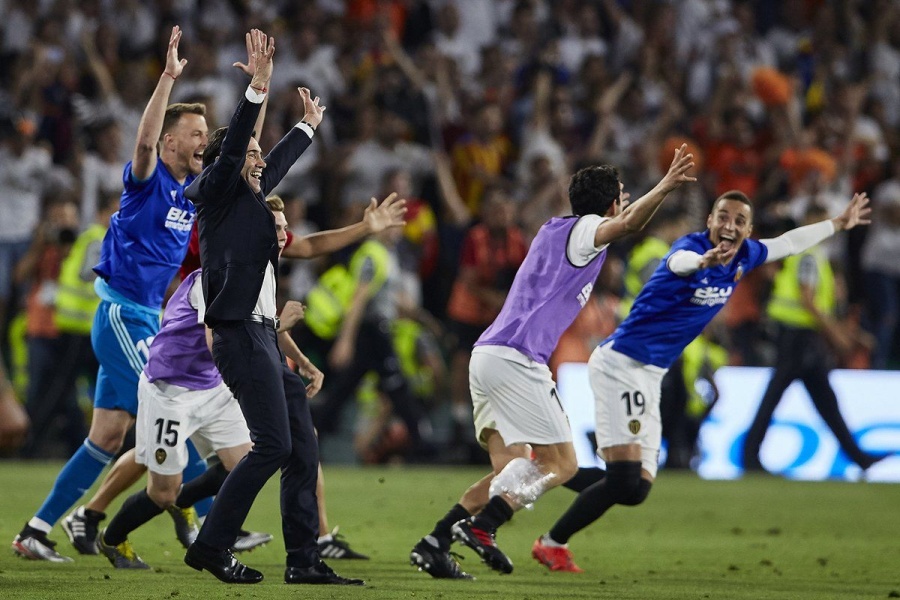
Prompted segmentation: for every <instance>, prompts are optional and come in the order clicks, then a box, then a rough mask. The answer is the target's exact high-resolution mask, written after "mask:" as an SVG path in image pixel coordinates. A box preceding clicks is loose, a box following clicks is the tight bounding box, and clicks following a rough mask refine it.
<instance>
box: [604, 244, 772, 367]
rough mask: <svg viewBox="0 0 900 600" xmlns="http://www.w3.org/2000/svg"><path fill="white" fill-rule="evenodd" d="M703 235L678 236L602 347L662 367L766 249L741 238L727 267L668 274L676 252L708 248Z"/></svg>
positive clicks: (762, 258)
mask: <svg viewBox="0 0 900 600" xmlns="http://www.w3.org/2000/svg"><path fill="white" fill-rule="evenodd" d="M712 247H713V245H712V242H710V241H709V231H705V232H699V233H691V234H688V235H686V236H684V237H681V238H679V239H678V240H676V241H675V243H674V244H672V248H671V249H670V250H669V253H668V254H667V255H666V257H665V259H663V261H662V262H661V263H660V264H659V266H658V267H657V268H656V271H654V272H653V275H651V276H650V279H649V280H648V281H647V283H646V284H645V285H644V287H643V289H641V291H640V293H639V294H638V296H637V298H636V299H635V301H634V305H633V306H632V308H631V312H629V313H628V316H627V317H626V318H625V320H624V321H622V323H621V324H620V325H619V326H618V327H617V328H616V330H615V331H614V332H613V334H612V335H611V336H609V338H607V340H606V341H604V342H603V344H606V343H609V342H610V341H611V342H612V347H613V349H615V350H616V352H621V353H622V354H624V355H626V356H630V357H631V358H633V359H635V360H637V361H640V362H642V363H644V364H649V365H655V366H657V367H662V368H666V369H668V368H669V367H670V366H671V365H672V363H673V362H675V359H677V358H678V357H679V356H680V355H681V353H682V351H683V350H684V349H685V347H686V346H687V345H688V344H690V343H691V341H692V340H693V339H694V338H695V337H697V336H698V335H700V333H701V332H702V331H703V329H704V328H705V327H706V325H707V324H708V323H709V322H710V321H712V319H713V317H715V316H716V313H718V312H719V311H720V310H721V309H722V307H723V306H724V305H725V303H726V302H727V301H728V299H729V298H730V297H731V294H732V293H733V292H734V288H735V287H736V286H737V284H738V282H740V280H741V278H742V277H743V276H744V275H745V274H746V273H747V272H749V271H750V270H751V269H755V268H756V267H758V266H759V265H761V264H763V263H764V262H765V261H766V257H767V256H768V253H769V252H768V248H766V247H765V246H764V245H763V244H762V243H760V242H759V241H757V240H751V239H746V240H744V243H743V244H741V248H740V250H738V252H737V254H736V255H735V257H734V259H732V261H731V262H730V263H728V264H727V265H719V266H716V267H711V268H708V269H700V270H698V271H696V272H695V273H693V274H691V275H688V276H686V277H680V276H678V275H676V274H675V273H673V272H672V271H670V270H669V267H668V259H669V256H671V255H672V254H673V253H675V252H677V251H679V250H689V251H692V252H696V253H697V254H701V255H702V254H704V253H706V251H707V250H709V249H710V248H712Z"/></svg>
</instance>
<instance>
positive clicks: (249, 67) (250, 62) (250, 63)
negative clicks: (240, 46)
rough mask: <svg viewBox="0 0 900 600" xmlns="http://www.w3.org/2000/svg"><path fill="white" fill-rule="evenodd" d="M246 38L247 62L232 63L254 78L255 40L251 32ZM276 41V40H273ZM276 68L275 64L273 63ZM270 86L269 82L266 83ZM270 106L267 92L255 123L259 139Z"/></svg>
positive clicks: (256, 134) (256, 135) (255, 134)
mask: <svg viewBox="0 0 900 600" xmlns="http://www.w3.org/2000/svg"><path fill="white" fill-rule="evenodd" d="M244 40H245V41H246V43H247V64H244V63H242V62H240V61H238V62H234V63H232V64H231V66H232V67H235V68H237V69H240V70H241V71H243V72H244V73H245V74H246V75H247V77H249V78H250V79H251V81H252V80H253V76H254V75H255V74H256V53H255V52H253V41H252V40H251V38H250V34H249V33H247V34H245V36H244ZM273 42H274V40H273ZM273 68H274V64H273ZM266 85H267V86H268V84H266ZM268 107H269V94H268V93H266V97H265V98H264V99H263V102H262V107H260V109H259V116H258V117H256V123H255V124H254V125H253V131H254V132H255V133H254V136H253V137H255V138H256V139H257V140H258V139H259V138H260V136H261V135H262V128H263V124H264V123H265V122H266V109H267V108H268Z"/></svg>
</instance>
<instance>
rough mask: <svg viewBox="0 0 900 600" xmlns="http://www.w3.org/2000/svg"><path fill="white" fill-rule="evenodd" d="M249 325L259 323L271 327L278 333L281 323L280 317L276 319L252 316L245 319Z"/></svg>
mask: <svg viewBox="0 0 900 600" xmlns="http://www.w3.org/2000/svg"><path fill="white" fill-rule="evenodd" d="M244 321H246V322H247V323H259V324H260V325H265V326H266V327H271V328H272V329H274V330H275V331H278V328H279V326H281V323H280V322H279V321H278V317H275V318H274V319H273V318H271V317H264V316H262V315H250V316H249V317H247V318H246V319H244Z"/></svg>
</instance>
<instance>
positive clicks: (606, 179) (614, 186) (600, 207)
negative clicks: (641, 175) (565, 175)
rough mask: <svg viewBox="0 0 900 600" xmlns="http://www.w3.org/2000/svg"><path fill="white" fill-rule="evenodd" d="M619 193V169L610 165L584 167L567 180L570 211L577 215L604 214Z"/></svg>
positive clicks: (615, 200)
mask: <svg viewBox="0 0 900 600" xmlns="http://www.w3.org/2000/svg"><path fill="white" fill-rule="evenodd" d="M620 194H621V189H620V187H619V171H618V169H616V168H615V167H613V166H612V165H595V166H590V167H585V168H583V169H581V170H579V171H578V172H577V173H575V174H574V175H572V180H571V181H570V182H569V203H570V204H571V205H572V213H573V214H575V215H576V216H579V217H583V216H584V215H592V214H593V215H600V216H603V215H605V214H606V211H608V210H609V207H610V206H612V205H613V202H618V200H619V195H620Z"/></svg>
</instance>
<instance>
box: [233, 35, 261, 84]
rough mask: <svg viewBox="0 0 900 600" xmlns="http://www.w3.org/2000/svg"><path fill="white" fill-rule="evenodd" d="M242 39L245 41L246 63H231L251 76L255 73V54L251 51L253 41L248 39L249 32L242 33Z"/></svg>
mask: <svg viewBox="0 0 900 600" xmlns="http://www.w3.org/2000/svg"><path fill="white" fill-rule="evenodd" d="M244 41H245V42H246V43H247V64H244V63H242V62H240V61H239V62H236V63H232V64H231V66H232V67H236V68H238V69H240V70H241V71H243V72H244V73H246V74H247V76H248V77H250V78H252V77H253V75H254V74H255V73H256V55H255V54H254V52H253V42H252V41H251V39H250V34H249V33H247V34H245V35H244Z"/></svg>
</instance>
